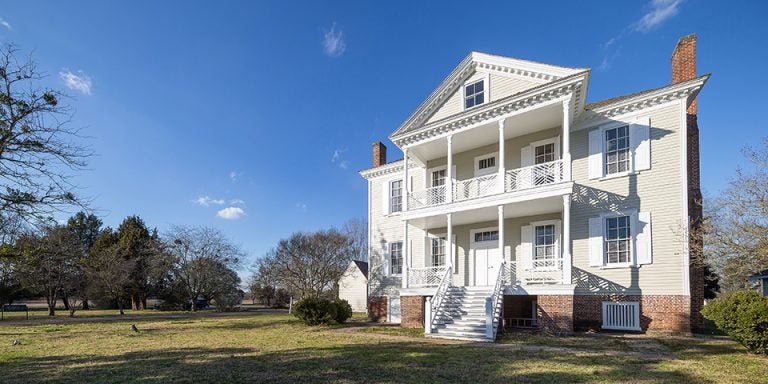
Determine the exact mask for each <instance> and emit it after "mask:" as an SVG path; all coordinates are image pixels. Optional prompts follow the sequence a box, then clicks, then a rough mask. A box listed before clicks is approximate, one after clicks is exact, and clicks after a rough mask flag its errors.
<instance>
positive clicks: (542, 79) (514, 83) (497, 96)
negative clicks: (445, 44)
mask: <svg viewBox="0 0 768 384" xmlns="http://www.w3.org/2000/svg"><path fill="white" fill-rule="evenodd" d="M584 70H585V69H579V68H567V67H559V66H554V65H548V64H541V63H536V62H532V61H527V60H520V59H514V58H509V57H502V56H494V55H488V54H484V53H478V52H472V53H470V54H469V55H468V56H467V57H465V58H464V60H462V61H461V63H459V65H458V66H456V68H454V70H453V71H452V72H451V73H450V74H449V75H448V77H446V79H445V80H443V82H442V83H441V84H440V86H438V87H437V89H435V90H434V91H433V92H432V94H431V95H430V96H429V97H428V98H427V99H426V100H425V101H424V102H423V103H422V104H421V105H420V106H419V108H418V109H416V111H415V112H414V113H413V114H411V116H410V117H409V118H408V119H407V120H406V121H405V122H404V123H403V124H402V125H401V126H400V127H399V128H398V129H397V130H396V131H395V132H394V133H393V134H392V135H391V136H390V137H394V136H397V135H400V134H403V133H407V132H412V131H415V130H417V129H419V128H420V127H421V126H423V125H426V124H430V123H433V122H436V121H439V120H442V119H445V118H448V117H450V116H453V115H456V114H458V113H461V112H463V111H464V97H463V96H464V95H463V93H462V86H463V85H464V84H465V83H471V82H473V81H475V80H480V79H485V80H486V82H485V87H486V92H487V96H486V97H487V98H486V100H485V102H486V103H491V102H494V101H497V100H501V99H503V98H506V97H509V96H512V95H515V94H518V93H522V92H525V91H527V90H530V89H532V88H535V87H538V86H541V85H543V84H547V83H550V82H553V81H557V80H559V79H561V78H563V77H567V76H570V75H573V74H576V73H579V72H583V71H584Z"/></svg>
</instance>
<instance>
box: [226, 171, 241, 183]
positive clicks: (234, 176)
mask: <svg viewBox="0 0 768 384" xmlns="http://www.w3.org/2000/svg"><path fill="white" fill-rule="evenodd" d="M242 175H243V173H242V172H237V171H230V172H229V179H230V180H232V182H235V181H237V179H239V178H240V176H242Z"/></svg>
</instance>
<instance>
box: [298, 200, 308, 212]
mask: <svg viewBox="0 0 768 384" xmlns="http://www.w3.org/2000/svg"><path fill="white" fill-rule="evenodd" d="M296 208H298V209H300V210H301V211H302V212H306V211H307V203H305V202H303V201H299V202H298V203H296Z"/></svg>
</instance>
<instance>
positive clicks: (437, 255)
mask: <svg viewBox="0 0 768 384" xmlns="http://www.w3.org/2000/svg"><path fill="white" fill-rule="evenodd" d="M430 241H431V245H432V266H433V267H440V266H443V265H445V237H433V238H431V239H430Z"/></svg>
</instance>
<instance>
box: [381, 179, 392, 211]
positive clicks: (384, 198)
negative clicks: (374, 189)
mask: <svg viewBox="0 0 768 384" xmlns="http://www.w3.org/2000/svg"><path fill="white" fill-rule="evenodd" d="M389 183H390V182H389V181H385V182H384V183H383V185H382V187H381V214H382V215H383V216H386V215H389V188H390V186H389Z"/></svg>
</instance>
